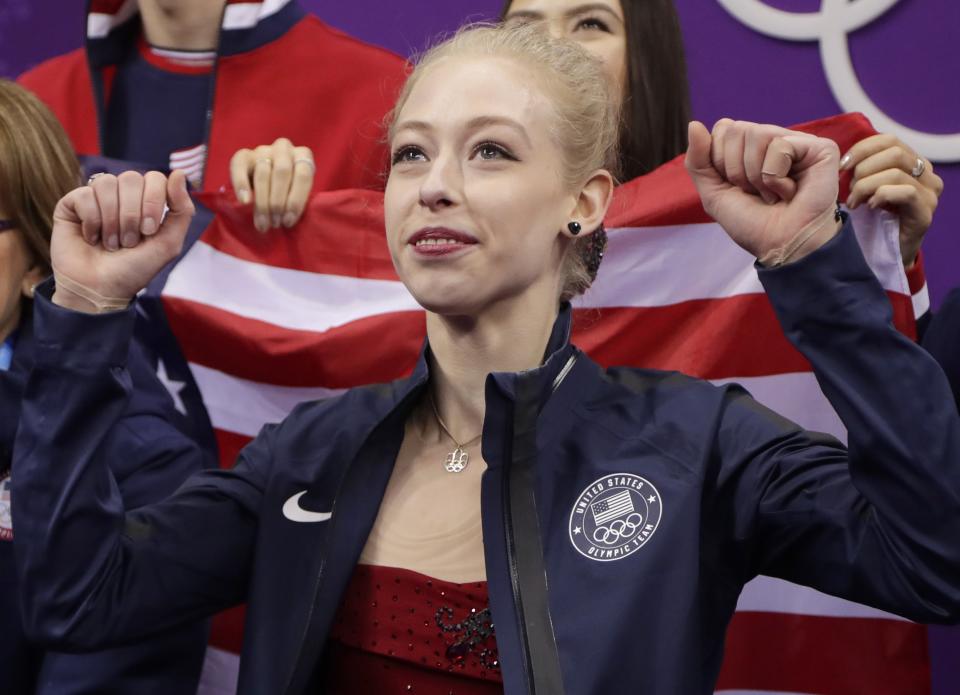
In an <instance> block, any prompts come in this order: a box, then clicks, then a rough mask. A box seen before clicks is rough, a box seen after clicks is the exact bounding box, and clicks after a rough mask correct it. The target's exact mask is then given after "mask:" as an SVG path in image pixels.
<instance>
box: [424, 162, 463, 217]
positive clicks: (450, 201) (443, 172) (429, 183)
mask: <svg viewBox="0 0 960 695" xmlns="http://www.w3.org/2000/svg"><path fill="white" fill-rule="evenodd" d="M462 182H463V175H462V172H461V171H460V166H459V163H458V162H457V161H456V159H455V158H454V157H448V156H440V157H437V158H436V159H434V160H433V161H432V162H431V163H430V168H429V170H428V171H427V173H426V175H425V176H424V177H423V180H422V181H421V183H420V204H421V205H423V206H424V207H427V208H429V209H431V210H440V209H443V208H448V207H452V206H454V205H456V204H457V203H459V202H460V199H461V195H460V193H461V185H462Z"/></svg>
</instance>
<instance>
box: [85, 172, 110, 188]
mask: <svg viewBox="0 0 960 695" xmlns="http://www.w3.org/2000/svg"><path fill="white" fill-rule="evenodd" d="M106 175H107V172H105V171H98V172H97V173H96V174H91V175H90V178H88V179H87V185H88V186H92V185H93V182H94V181H96V180H97V179H98V178H100V177H101V176H106Z"/></svg>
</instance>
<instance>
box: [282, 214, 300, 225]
mask: <svg viewBox="0 0 960 695" xmlns="http://www.w3.org/2000/svg"><path fill="white" fill-rule="evenodd" d="M296 223H297V216H296V215H295V214H293V213H292V212H288V213H287V214H285V215H284V216H283V226H284V227H287V228H290V227H292V226H293V225H295V224H296Z"/></svg>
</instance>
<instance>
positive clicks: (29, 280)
mask: <svg viewBox="0 0 960 695" xmlns="http://www.w3.org/2000/svg"><path fill="white" fill-rule="evenodd" d="M5 219H7V217H6V216H5V214H4V211H3V209H2V208H0V220H5ZM0 269H2V271H0V340H3V339H5V338H6V337H7V336H8V335H10V334H11V333H12V332H13V331H14V330H15V329H16V327H17V325H18V324H19V323H20V300H21V299H22V298H23V297H24V296H25V295H26V294H27V292H28V291H29V289H30V287H32V286H33V285H34V284H35V283H36V282H38V281H39V280H40V279H41V273H40V272H39V270H38V269H37V267H36V266H35V265H34V263H33V261H32V259H31V254H30V249H29V248H27V244H26V241H24V239H23V235H22V234H21V233H20V230H18V229H8V230H6V231H0Z"/></svg>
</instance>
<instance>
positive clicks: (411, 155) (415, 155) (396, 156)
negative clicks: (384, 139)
mask: <svg viewBox="0 0 960 695" xmlns="http://www.w3.org/2000/svg"><path fill="white" fill-rule="evenodd" d="M426 159H427V155H425V154H424V153H423V150H421V149H420V148H419V147H414V146H413V145H407V146H406V147H401V148H400V149H399V150H397V151H396V152H394V153H393V157H391V159H390V161H391V162H392V163H393V164H394V165H396V164H400V163H402V162H423V161H426Z"/></svg>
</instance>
